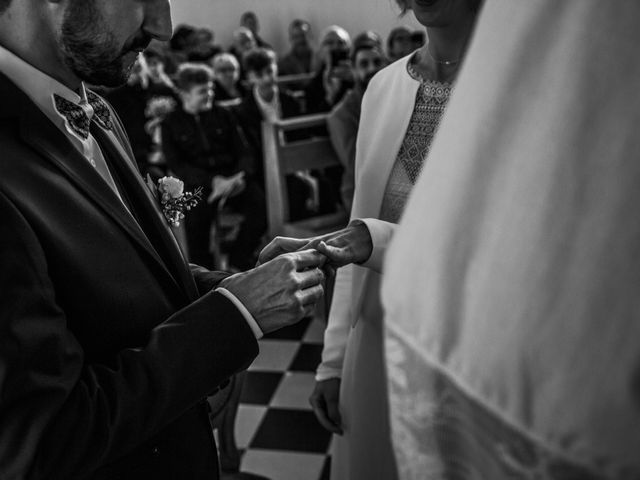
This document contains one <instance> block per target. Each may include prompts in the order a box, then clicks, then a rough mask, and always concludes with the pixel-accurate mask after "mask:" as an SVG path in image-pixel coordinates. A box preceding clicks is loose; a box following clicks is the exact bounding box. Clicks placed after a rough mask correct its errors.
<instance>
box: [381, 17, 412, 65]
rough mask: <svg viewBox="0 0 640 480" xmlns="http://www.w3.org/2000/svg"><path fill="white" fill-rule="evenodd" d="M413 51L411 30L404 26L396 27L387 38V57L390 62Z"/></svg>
mask: <svg viewBox="0 0 640 480" xmlns="http://www.w3.org/2000/svg"><path fill="white" fill-rule="evenodd" d="M413 50H414V45H413V41H412V40H411V29H410V28H409V27H407V26H406V25H402V26H400V27H396V28H394V29H393V30H391V32H389V36H388V37H387V55H388V57H389V61H390V62H395V61H396V60H398V59H400V58H402V57H406V56H407V55H409V54H410V53H411V52H413Z"/></svg>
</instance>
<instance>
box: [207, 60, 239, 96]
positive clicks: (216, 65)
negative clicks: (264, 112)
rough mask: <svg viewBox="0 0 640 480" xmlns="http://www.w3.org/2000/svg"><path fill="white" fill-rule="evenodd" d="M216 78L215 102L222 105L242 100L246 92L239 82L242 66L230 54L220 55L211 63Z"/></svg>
mask: <svg viewBox="0 0 640 480" xmlns="http://www.w3.org/2000/svg"><path fill="white" fill-rule="evenodd" d="M211 64H212V67H213V74H214V76H215V79H214V84H215V92H216V93H215V102H216V104H218V105H220V104H221V103H222V104H224V103H227V102H229V101H230V100H235V99H241V98H242V97H244V95H245V93H246V90H245V88H244V87H243V86H242V84H241V83H240V82H239V80H240V64H238V60H236V57H234V56H233V55H231V54H230V53H219V54H218V55H216V56H215V57H213V61H212V62H211Z"/></svg>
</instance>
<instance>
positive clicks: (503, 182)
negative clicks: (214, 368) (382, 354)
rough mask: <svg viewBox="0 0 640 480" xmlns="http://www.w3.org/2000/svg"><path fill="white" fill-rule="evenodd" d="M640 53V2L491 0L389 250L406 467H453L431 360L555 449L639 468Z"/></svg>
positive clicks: (609, 466)
mask: <svg viewBox="0 0 640 480" xmlns="http://www.w3.org/2000/svg"><path fill="white" fill-rule="evenodd" d="M639 47H640V2H638V1H637V0H618V1H615V2H601V1H596V0H563V1H558V0H526V1H514V0H487V1H486V2H485V6H484V9H483V12H482V14H481V16H480V19H479V23H478V27H477V30H476V33H475V36H474V39H473V42H472V45H471V47H470V49H469V52H468V55H467V60H466V63H465V65H464V67H463V70H462V72H461V75H460V77H459V79H458V83H457V86H456V91H455V92H454V94H453V96H452V99H451V102H450V105H449V108H448V110H447V112H446V114H445V117H444V120H443V122H442V123H441V127H440V131H439V133H438V135H437V137H436V139H435V141H434V144H433V145H432V149H431V153H430V157H429V162H428V163H426V164H425V167H424V170H423V172H422V176H421V178H420V179H419V181H418V183H417V184H416V187H415V189H414V191H413V194H412V197H411V198H410V201H409V203H408V205H407V209H406V211H405V215H404V218H403V220H402V222H401V224H400V226H399V227H398V229H397V231H396V234H395V237H394V240H393V242H392V244H391V247H390V250H389V252H388V254H387V257H386V263H385V272H386V273H385V275H384V277H383V287H382V294H383V304H384V307H385V309H386V338H387V362H388V368H389V370H388V371H389V389H390V405H391V421H392V429H393V440H394V443H395V445H394V446H395V452H396V457H397V460H398V462H397V463H398V466H399V468H400V470H401V472H400V473H401V478H403V479H408V478H415V479H418V478H427V473H426V472H428V471H429V472H435V473H434V476H433V477H428V478H439V477H438V476H437V475H438V473H437V472H438V471H440V472H441V469H442V465H440V464H439V463H438V461H437V455H438V452H437V448H436V445H434V432H433V428H434V425H435V424H437V421H438V419H437V418H434V417H433V415H434V413H433V412H434V410H433V409H431V408H430V407H431V406H430V405H429V403H428V402H429V400H428V399H427V398H425V396H426V395H429V392H428V389H429V388H431V387H430V385H428V384H427V382H428V380H427V378H429V377H430V376H431V375H432V373H431V372H433V371H437V372H439V374H442V375H443V378H446V379H447V380H448V381H450V382H451V384H453V385H455V386H456V388H459V389H460V391H462V392H464V394H465V395H466V396H468V398H470V399H472V400H473V401H475V402H478V403H479V404H481V405H483V407H484V408H486V410H487V411H488V412H491V414H492V415H494V416H495V417H496V418H498V419H500V421H502V422H504V423H505V424H506V425H508V426H509V427H511V428H513V429H514V430H515V431H517V432H520V433H521V434H522V435H523V437H525V438H527V439H530V440H531V441H533V442H534V443H536V444H537V445H540V446H541V447H542V448H544V449H546V450H547V451H548V452H551V454H552V455H557V456H558V457H560V458H562V459H564V460H566V461H568V462H569V463H571V464H575V465H580V466H583V467H585V468H587V469H588V470H589V471H590V472H594V473H595V474H598V475H602V476H604V477H606V478H640V268H638V265H636V264H635V263H636V262H637V261H638V259H640V213H639V212H640V94H639V93H638V91H639V89H640V60H639V57H638V48H639ZM408 359H411V360H410V361H409V360H408ZM421 379H424V380H421ZM460 478H462V477H460ZM465 478H466V477H465ZM469 478H470V477H469ZM474 478H475V477H474ZM517 478H520V477H517ZM523 478H524V477H523ZM531 478H534V477H531ZM535 478H539V477H535ZM542 478H547V477H542ZM554 478H556V477H554ZM558 478H563V477H558ZM491 480H496V479H495V478H492V479H491Z"/></svg>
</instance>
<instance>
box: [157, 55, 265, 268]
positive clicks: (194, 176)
mask: <svg viewBox="0 0 640 480" xmlns="http://www.w3.org/2000/svg"><path fill="white" fill-rule="evenodd" d="M175 83H176V88H177V90H178V92H179V95H180V99H181V104H180V105H179V108H177V109H176V110H175V111H174V112H173V113H171V114H170V115H169V116H168V117H167V118H166V119H165V121H164V122H163V124H162V141H163V150H164V154H165V157H166V160H167V164H168V166H169V168H170V169H171V171H173V172H174V173H175V174H176V175H177V176H178V177H179V178H180V179H181V180H183V181H184V183H185V188H186V189H187V190H194V189H195V188H197V187H202V189H203V197H204V198H205V199H208V200H209V201H203V202H200V204H199V205H198V206H197V207H195V209H194V210H192V211H191V212H190V214H189V216H188V217H187V220H186V224H185V226H186V233H187V245H188V248H189V258H190V261H192V262H194V263H198V264H200V265H211V264H212V263H213V258H212V256H211V253H210V230H211V225H212V222H213V221H214V219H215V213H216V208H215V207H216V205H217V203H218V202H220V201H224V202H226V205H227V206H229V207H231V208H233V209H234V210H237V211H238V212H239V213H241V214H242V215H243V216H244V221H243V222H242V223H241V225H240V231H239V233H238V236H237V238H236V241H235V242H234V243H233V245H231V247H230V250H229V263H230V264H231V265H232V266H234V267H236V268H238V269H239V270H244V269H247V268H250V267H251V266H253V265H254V264H255V258H254V257H255V255H254V253H255V249H256V248H257V247H258V245H259V243H260V238H261V236H262V234H263V233H264V231H265V229H266V210H265V205H264V193H263V191H262V189H261V188H260V186H259V184H258V183H257V182H256V181H255V175H254V174H255V172H254V169H253V164H252V161H251V158H250V156H249V154H248V151H247V146H246V143H245V141H244V138H243V136H242V134H241V132H240V130H239V128H238V125H237V123H236V121H235V119H234V117H233V115H232V114H231V113H230V112H229V111H228V110H226V109H224V108H221V107H218V106H216V105H214V104H213V99H214V89H213V72H212V71H211V69H210V68H208V67H206V66H204V65H196V64H188V63H187V64H183V65H182V66H181V67H180V68H179V70H178V73H177V75H176V79H175ZM209 203H212V204H213V205H210V204H209Z"/></svg>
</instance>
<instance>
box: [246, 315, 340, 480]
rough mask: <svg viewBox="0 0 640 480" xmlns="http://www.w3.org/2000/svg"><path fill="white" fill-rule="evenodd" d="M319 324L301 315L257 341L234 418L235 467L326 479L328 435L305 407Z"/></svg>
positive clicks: (273, 478)
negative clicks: (239, 452)
mask: <svg viewBox="0 0 640 480" xmlns="http://www.w3.org/2000/svg"><path fill="white" fill-rule="evenodd" d="M323 330H324V325H323V323H322V322H321V321H320V320H317V319H314V320H304V321H302V322H300V323H298V324H296V325H294V326H292V327H289V328H286V329H283V330H280V331H278V332H275V333H273V334H271V335H268V336H266V337H265V338H263V339H262V340H260V354H259V355H258V357H257V358H256V360H255V361H254V362H253V364H252V365H251V367H249V371H248V373H247V377H246V379H245V383H244V387H243V390H242V395H241V397H240V407H239V410H238V417H237V420H236V429H235V433H236V441H237V443H238V447H239V448H240V449H241V450H242V452H243V454H242V463H241V470H242V471H243V472H250V473H255V474H259V475H263V476H265V477H268V478H269V479H270V480H328V478H329V465H330V463H329V462H330V461H331V460H330V457H329V447H330V442H331V434H330V433H329V432H327V431H326V430H325V429H324V428H322V426H320V424H319V423H318V421H317V420H316V418H315V416H314V414H313V412H312V410H311V407H310V406H309V395H310V394H311V391H312V390H313V385H314V373H315V369H316V367H317V366H318V363H319V362H320V355H321V352H322V337H323Z"/></svg>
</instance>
